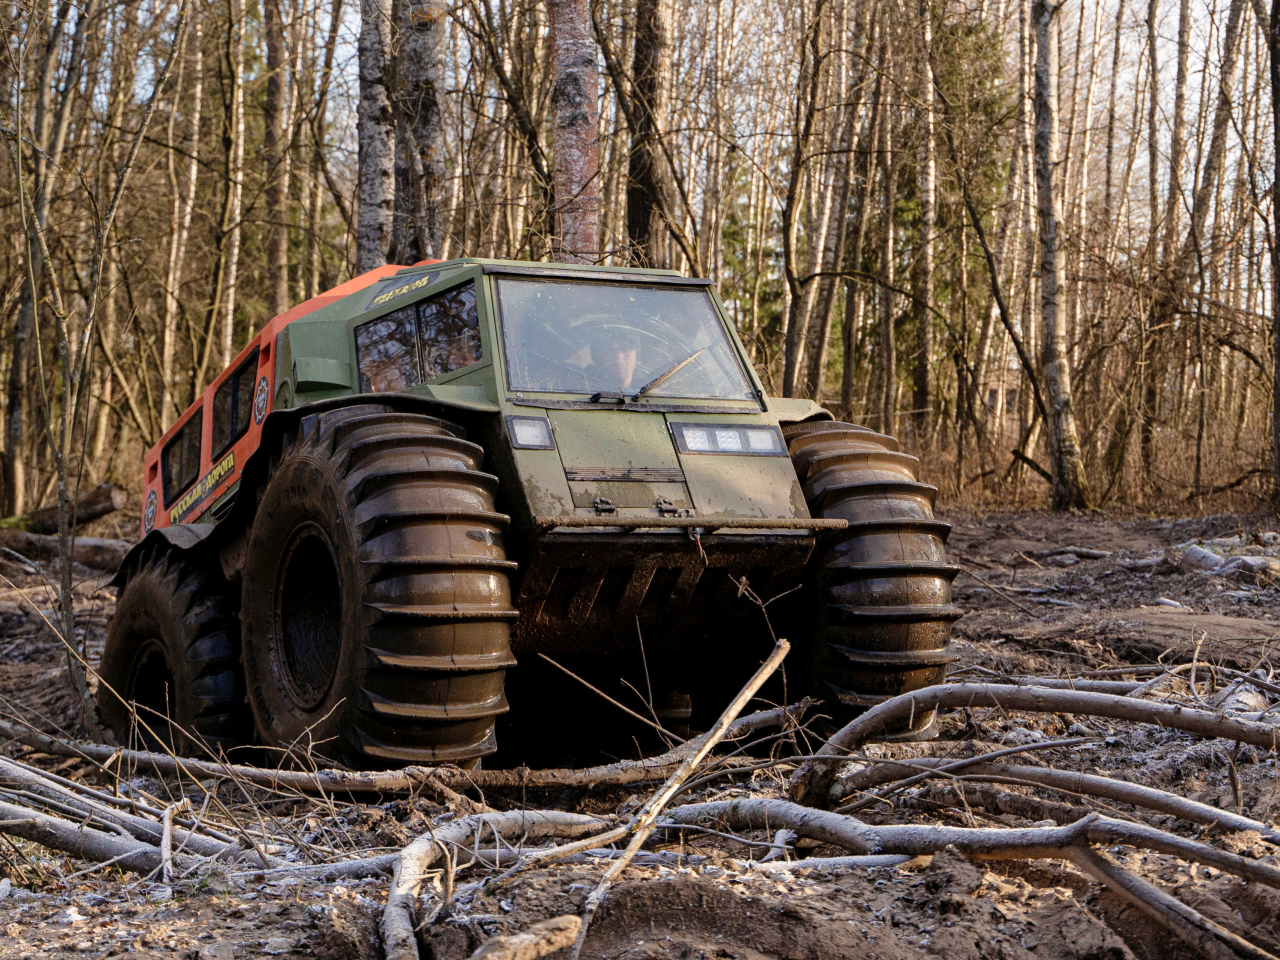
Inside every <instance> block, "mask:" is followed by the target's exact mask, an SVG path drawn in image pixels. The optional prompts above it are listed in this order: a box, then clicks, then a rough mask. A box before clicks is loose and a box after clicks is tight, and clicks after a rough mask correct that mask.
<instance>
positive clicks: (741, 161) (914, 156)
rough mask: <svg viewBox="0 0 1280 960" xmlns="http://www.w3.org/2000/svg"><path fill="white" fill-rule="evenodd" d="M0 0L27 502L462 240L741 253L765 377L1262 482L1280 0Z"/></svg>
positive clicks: (485, 244) (1140, 503) (1089, 488)
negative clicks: (312, 304) (271, 328)
mask: <svg viewBox="0 0 1280 960" xmlns="http://www.w3.org/2000/svg"><path fill="white" fill-rule="evenodd" d="M0 18H2V20H3V29H4V33H5V38H6V43H5V51H4V54H3V56H2V57H0V84H3V87H4V91H5V93H4V98H3V103H2V104H0V110H2V111H3V113H2V114H0V127H2V130H0V133H2V134H3V139H4V142H5V145H6V149H7V153H6V156H5V157H4V158H3V160H2V162H0V218H3V226H2V227H0V384H2V385H3V386H2V388H0V407H2V408H3V424H4V426H3V429H0V447H2V448H3V484H0V486H2V487H3V510H4V513H5V514H6V515H9V514H16V513H21V512H23V511H25V510H30V509H32V508H33V507H36V506H39V505H41V504H44V503H48V502H50V501H51V500H53V499H54V498H55V497H56V496H57V489H58V486H59V482H60V480H59V478H60V477H61V478H62V482H63V483H64V484H70V485H72V486H75V485H79V484H87V483H88V482H90V481H93V482H97V481H101V480H107V479H110V480H114V481H116V482H120V483H122V484H124V485H125V486H126V487H128V488H130V489H137V488H138V487H139V485H140V479H141V478H140V454H141V450H142V449H143V448H145V447H146V446H148V445H150V444H152V443H154V442H155V441H156V440H157V439H158V438H159V437H160V436H161V435H162V433H163V432H164V430H165V429H166V428H167V427H168V426H169V425H171V424H172V423H173V422H174V419H175V417H176V416H177V415H179V414H180V413H181V412H182V410H183V409H184V408H185V407H186V406H187V405H188V404H189V403H190V402H191V401H192V399H193V398H194V397H195V396H196V395H197V394H198V392H199V391H200V390H201V389H202V388H203V387H204V386H206V385H207V384H208V383H209V382H210V380H211V378H213V377H214V376H215V375H216V374H217V373H218V372H219V371H220V370H221V369H222V368H223V366H224V365H225V364H226V363H227V362H228V361H229V359H230V358H231V357H232V356H234V354H235V352H236V351H237V350H238V349H239V348H240V347H241V346H243V344H244V343H245V341H246V340H247V339H248V337H250V336H251V335H252V333H253V332H254V331H256V330H257V329H258V328H260V327H261V326H262V324H263V323H264V322H266V321H267V320H268V319H269V318H270V317H271V316H273V315H275V314H276V313H279V312H281V311H283V310H285V309H287V308H288V307H289V306H290V305H292V304H294V303H297V302H300V301H302V300H305V299H307V298H309V297H311V296H314V295H316V294H317V293H319V292H321V291H323V290H325V289H327V288H329V287H331V286H334V285H336V284H338V283H340V282H342V281H344V280H346V279H348V278H350V277H351V276H353V275H355V274H357V273H359V272H362V271H363V270H367V269H370V268H372V267H373V266H377V265H379V264H382V263H387V262H392V263H405V264H409V263H413V262H415V261H417V260H421V259H426V258H449V257H460V256H476V257H510V258H520V259H532V260H542V259H567V260H577V261H582V262H602V263H608V264H631V265H639V266H652V267H662V268H670V269H674V270H678V271H680V272H682V273H684V274H686V275H690V276H700V277H710V278H712V279H714V280H715V281H716V283H717V284H718V285H719V290H720V293H721V296H722V297H723V299H724V301H725V303H726V305H727V307H728V310H729V312H730V315H731V317H732V319H733V321H734V322H735V323H736V325H737V328H738V331H739V333H740V335H741V337H742V339H743V341H744V342H745V343H746V345H747V348H748V350H749V351H750V353H751V355H752V357H753V359H754V361H755V363H756V365H757V368H758V369H759V371H760V372H761V375H762V376H763V377H764V379H765V381H766V383H767V384H768V385H769V388H770V390H771V391H772V392H773V393H775V394H778V395H785V396H805V397H812V398H814V399H817V400H819V401H820V402H821V403H823V404H824V405H826V406H827V407H828V408H829V409H830V410H831V411H832V412H833V413H834V414H835V415H836V416H837V417H838V418H842V419H848V420H851V421H853V422H857V423H863V424H866V425H868V426H871V427H873V428H875V429H877V430H880V431H882V432H885V433H892V434H896V435H898V436H900V437H901V438H902V440H903V443H904V444H905V446H906V447H907V448H908V449H910V450H911V451H912V452H914V453H917V454H918V455H920V456H922V458H923V459H924V469H923V475H924V478H925V479H927V480H928V481H929V482H931V483H933V484H935V485H937V486H939V487H940V488H941V490H942V492H943V494H944V495H945V496H947V497H949V498H952V499H954V500H958V501H961V502H972V503H974V504H980V503H1012V502H1015V501H1017V502H1025V503H1034V504H1041V503H1042V504H1051V505H1053V506H1055V507H1058V508H1069V507H1075V508H1086V507H1091V506H1101V507H1108V506H1112V507H1114V506H1120V505H1124V506H1126V507H1131V508H1140V509H1150V508H1155V507H1156V506H1161V507H1162V508H1167V507H1168V506H1169V505H1171V504H1174V505H1185V506H1184V507H1180V508H1185V509H1198V510H1219V509H1224V508H1233V509H1256V508H1257V507H1259V506H1262V505H1264V504H1265V503H1266V502H1267V500H1268V499H1269V498H1270V497H1271V496H1272V495H1273V490H1274V487H1275V483H1274V472H1273V471H1274V466H1273V464H1274V462H1275V461H1274V459H1273V456H1275V455H1280V448H1277V450H1276V454H1273V444H1274V443H1275V442H1276V440H1275V438H1276V436H1277V435H1278V434H1277V433H1276V427H1275V426H1274V418H1273V405H1274V396H1275V393H1276V385H1277V382H1278V380H1277V376H1278V374H1277V363H1276V358H1277V347H1278V345H1280V337H1278V336H1277V331H1276V329H1275V326H1274V320H1273V317H1274V315H1275V312H1276V303H1275V293H1274V290H1275V287H1274V283H1275V279H1276V273H1277V271H1276V269H1275V266H1274V264H1275V263H1276V257H1277V254H1276V250H1275V245H1276V239H1275V212H1276V207H1275V176H1276V175H1275V167H1276V143H1277V136H1280V133H1278V130H1280V125H1278V119H1280V117H1278V115H1277V113H1276V105H1275V100H1274V96H1273V90H1274V89H1275V88H1276V87H1277V86H1280V70H1278V69H1277V67H1276V66H1275V64H1274V58H1273V57H1272V56H1271V55H1270V54H1269V49H1270V48H1272V47H1278V46H1280V40H1277V38H1280V23H1276V24H1275V25H1274V26H1275V33H1274V34H1273V33H1272V28H1273V21H1275V20H1276V19H1277V18H1280V0H1277V5H1276V6H1275V7H1272V8H1271V9H1270V10H1268V9H1267V7H1266V6H1265V4H1264V0H1178V2H1176V3H1175V2H1174V0H1145V2H1138V0H1106V2H1105V3H1104V2H1102V0H1070V2H1063V3H1060V4H1057V5H1054V4H1050V3H1048V2H1046V0H964V2H940V0H861V2H856V0H787V2H781V0H703V2H699V3H694V4H675V3H674V2H673V0H454V2H443V0H323V2H320V0H215V2H209V0H179V2H174V0H149V2H146V3H143V2H141V0H114V2H106V0H79V2H78V3H75V4H73V3H72V2H71V0H54V2H36V0H11V2H9V3H7V4H5V5H4V6H3V8H2V9H0ZM1269 38H1270V42H1269Z"/></svg>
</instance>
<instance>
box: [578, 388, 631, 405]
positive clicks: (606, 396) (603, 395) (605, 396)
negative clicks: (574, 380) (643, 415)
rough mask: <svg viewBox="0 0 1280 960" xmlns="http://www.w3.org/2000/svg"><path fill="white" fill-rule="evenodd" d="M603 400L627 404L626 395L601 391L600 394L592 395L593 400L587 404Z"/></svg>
mask: <svg viewBox="0 0 1280 960" xmlns="http://www.w3.org/2000/svg"><path fill="white" fill-rule="evenodd" d="M601 400H612V401H614V402H615V403H619V404H622V403H626V402H627V395H626V394H625V393H608V392H605V391H601V392H600V393H593V394H592V395H591V399H590V400H588V401H587V402H588V403H599V402H600V401H601Z"/></svg>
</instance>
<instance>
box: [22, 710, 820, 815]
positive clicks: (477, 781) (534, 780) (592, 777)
mask: <svg viewBox="0 0 1280 960" xmlns="http://www.w3.org/2000/svg"><path fill="white" fill-rule="evenodd" d="M815 702H816V701H813V700H807V699H806V700H802V701H800V702H799V703H797V704H793V705H792V706H789V707H775V708H773V709H772V710H761V711H760V712H759V713H753V714H750V715H748V716H745V717H742V718H740V719H738V720H737V721H735V722H734V724H733V725H732V726H731V727H730V729H729V732H728V733H727V734H726V735H725V737H724V739H726V740H736V739H740V738H742V737H744V736H747V735H748V734H751V733H755V732H756V731H758V730H764V729H768V728H770V727H776V726H779V725H782V724H785V723H788V722H796V721H798V720H800V719H802V718H803V716H804V714H805V713H806V712H807V711H808V710H809V708H810V707H811V706H812V705H813V704H814V703H815ZM705 737H706V734H703V736H701V737H695V738H694V739H692V740H690V741H688V742H687V743H682V744H680V745H679V746H678V747H676V748H675V749H674V750H669V751H668V752H666V753H664V754H662V755H661V756H657V757H652V758H650V759H648V760H623V761H619V762H618V763H610V764H605V765H603V766H598V767H587V768H585V769H580V770H575V769H570V768H560V769H550V770H525V769H517V770H459V769H458V768H456V767H404V768H402V769H399V770H368V771H364V770H360V771H355V770H316V771H314V772H312V771H307V770H272V769H267V768H262V767H251V766H247V765H244V764H232V763H217V762H213V761H209V760H194V759H187V758H183V757H173V756H171V755H170V754H167V753H151V752H148V751H144V750H121V749H120V748H118V747H110V746H106V745H105V744H97V743H71V742H69V741H66V740H59V739H57V738H55V737H51V736H49V735H48V734H45V733H41V732H40V731H38V730H35V729H33V728H31V727H27V726H24V725H21V724H17V723H11V722H7V721H0V738H6V739H9V740H16V741H18V742H19V743H23V744H26V745H27V746H29V747H33V748H35V749H36V750H39V751H41V752H42V753H47V754H50V755H52V756H56V757H81V758H84V759H86V760H93V761H95V762H97V763H99V764H103V763H107V762H108V761H110V762H113V763H114V762H120V763H122V764H131V765H135V766H138V767H145V768H149V769H152V770H155V771H157V772H158V773H170V774H174V773H182V774H186V775H190V776H193V777H195V776H199V777H205V778H209V777H212V778H215V779H219V780H242V781H244V782H245V783H251V784H253V785H254V786H259V787H267V788H270V789H279V790H296V791H301V792H307V793H324V792H327V791H332V792H336V793H360V792H365V791H367V792H395V791H405V790H415V789H419V788H421V787H422V786H423V784H424V782H425V781H427V780H428V779H430V778H434V779H436V780H438V781H439V782H440V783H441V784H443V785H445V786H452V787H456V788H459V789H465V788H466V787H468V786H476V787H480V788H482V789H498V788H503V787H511V788H521V787H549V788H557V787H568V786H598V785H608V786H621V785H625V784H630V783H645V782H649V781H653V780H662V779H665V778H666V777H669V776H670V775H671V773H672V772H673V771H674V770H676V769H677V768H678V767H679V766H680V764H681V763H682V762H683V761H684V759H685V757H687V756H689V754H691V753H692V752H694V751H695V750H697V749H698V746H699V744H700V743H702V741H703V740H704V738H705Z"/></svg>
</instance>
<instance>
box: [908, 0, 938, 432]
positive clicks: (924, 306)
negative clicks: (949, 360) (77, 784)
mask: <svg viewBox="0 0 1280 960" xmlns="http://www.w3.org/2000/svg"><path fill="white" fill-rule="evenodd" d="M920 29H921V33H922V44H923V58H924V59H923V63H924V65H925V66H924V68H923V69H922V70H921V71H920V75H921V76H922V77H923V78H924V79H923V82H922V83H921V84H920V106H919V110H920V168H919V175H918V185H919V187H918V188H919V191H920V255H919V261H918V271H919V272H918V278H919V279H918V283H917V285H916V302H915V316H916V345H915V346H916V349H915V354H916V356H915V366H916V368H915V391H914V394H913V402H912V406H913V407H914V408H915V411H916V413H915V415H914V417H913V420H914V422H915V425H916V436H917V437H918V439H919V440H920V441H921V442H922V443H923V442H924V441H926V440H927V439H928V437H929V435H930V431H931V423H932V418H933V314H932V313H931V312H930V308H931V307H932V306H933V286H934V278H933V260H934V231H935V229H936V223H937V218H936V215H935V212H934V210H935V206H936V204H937V192H938V186H937V184H938V169H937V159H936V158H935V156H934V115H933V111H934V96H933V78H932V76H931V73H930V70H929V68H928V64H929V63H930V62H931V59H932V56H933V49H932V48H933V10H932V8H931V5H930V0H921V3H920Z"/></svg>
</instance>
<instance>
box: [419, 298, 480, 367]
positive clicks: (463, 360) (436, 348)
mask: <svg viewBox="0 0 1280 960" xmlns="http://www.w3.org/2000/svg"><path fill="white" fill-rule="evenodd" d="M418 337H419V340H420V341H421V344H422V374H423V379H426V380H430V379H431V378H432V377H439V376H443V375H444V374H446V373H452V372H453V371H454V370H460V369H462V368H463V367H469V366H471V364H473V363H479V362H480V361H481V360H483V359H484V349H483V348H482V347H481V346H480V317H479V314H477V313H476V287H475V284H474V283H464V284H462V286H459V287H454V288H453V289H452V290H446V291H445V292H444V293H442V294H440V295H439V296H435V297H432V298H431V299H430V300H423V301H422V302H421V303H420V304H418Z"/></svg>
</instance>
